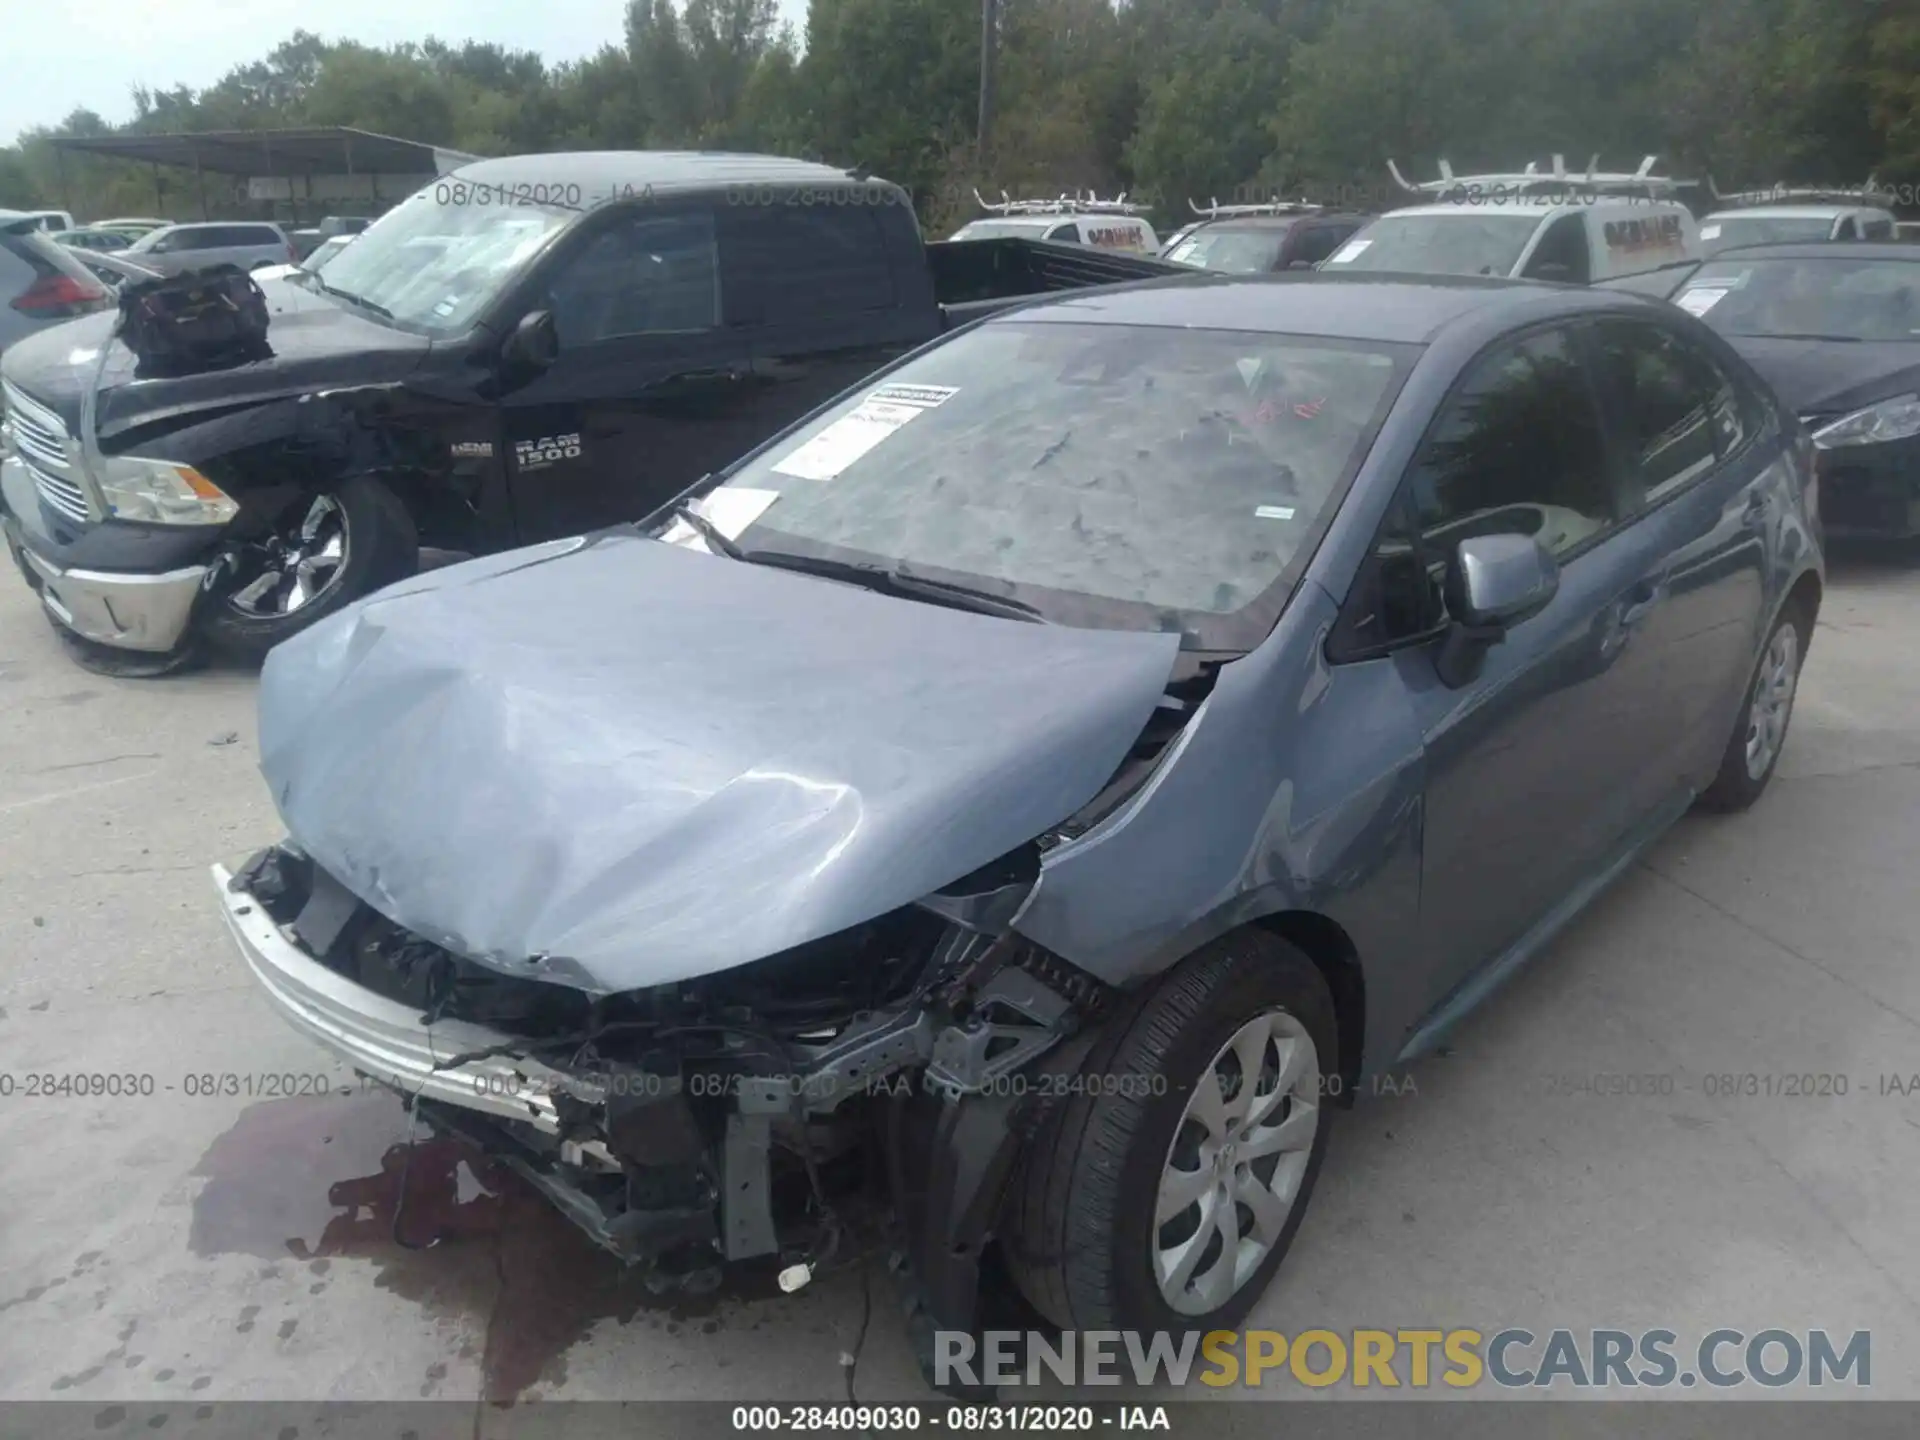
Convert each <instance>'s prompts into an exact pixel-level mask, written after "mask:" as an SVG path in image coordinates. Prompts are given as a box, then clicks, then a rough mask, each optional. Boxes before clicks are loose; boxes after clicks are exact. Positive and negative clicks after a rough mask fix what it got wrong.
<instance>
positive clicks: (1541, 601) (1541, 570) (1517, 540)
mask: <svg viewBox="0 0 1920 1440" xmlns="http://www.w3.org/2000/svg"><path fill="white" fill-rule="evenodd" d="M1559 590H1560V567H1559V565H1558V564H1556V563H1555V562H1554V558H1553V556H1552V555H1550V554H1548V553H1547V551H1546V549H1545V547H1544V546H1542V545H1541V544H1540V542H1539V541H1537V540H1535V539H1533V538H1532V537H1530V536H1527V535H1474V536H1470V537H1468V538H1467V539H1465V540H1462V541H1461V542H1460V544H1459V547H1458V548H1457V549H1456V550H1455V551H1454V553H1453V559H1452V562H1451V563H1450V564H1449V565H1448V566H1447V575H1446V590H1445V594H1446V601H1447V613H1448V615H1450V616H1451V617H1452V620H1453V623H1452V625H1451V626H1449V627H1448V629H1447V633H1446V635H1445V637H1444V638H1443V639H1442V640H1441V642H1440V653H1439V655H1438V656H1436V657H1435V659H1434V668H1435V669H1436V670H1437V671H1439V674H1440V682H1441V683H1442V684H1443V685H1445V686H1447V687H1448V688H1449V689H1452V690H1457V689H1459V688H1460V687H1461V686H1463V685H1468V684H1471V683H1472V682H1473V681H1474V680H1475V679H1476V678H1478V676H1479V674H1480V667H1481V665H1482V663H1483V662H1484V661H1485V660H1486V654H1487V651H1488V650H1489V649H1491V648H1492V647H1493V646H1495V645H1497V644H1499V643H1500V642H1501V641H1502V640H1504V639H1506V637H1507V632H1508V631H1509V630H1511V629H1512V628H1513V627H1514V626H1516V625H1518V624H1520V623H1521V622H1522V621H1525V620H1530V619H1532V618H1533V617H1534V616H1535V615H1538V614H1539V613H1540V612H1541V611H1542V610H1544V609H1546V608H1547V605H1548V604H1549V603H1550V602H1551V601H1552V600H1553V597H1554V596H1555V595H1556V594H1558V593H1559Z"/></svg>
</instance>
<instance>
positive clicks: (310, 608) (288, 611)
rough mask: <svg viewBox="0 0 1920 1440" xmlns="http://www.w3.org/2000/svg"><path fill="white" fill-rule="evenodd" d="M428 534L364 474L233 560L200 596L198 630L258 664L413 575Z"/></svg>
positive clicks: (319, 497) (305, 500) (289, 517)
mask: <svg viewBox="0 0 1920 1440" xmlns="http://www.w3.org/2000/svg"><path fill="white" fill-rule="evenodd" d="M419 560H420V535H419V530H418V528H417V527H416V526H415V525H414V522H413V516H412V515H410V514H408V512H407V507H406V506H405V505H404V504H402V503H401V500H400V497H399V496H397V495H395V494H394V493H393V491H391V490H390V489H388V488H387V487H386V486H385V485H383V484H381V483H380V482H379V481H378V480H376V479H373V478H372V477H371V476H366V475H359V476H355V477H354V478H352V479H350V480H343V481H341V482H340V483H339V484H337V485H335V486H333V487H331V488H329V489H326V490H321V491H316V492H314V493H312V494H310V495H304V496H302V497H301V498H300V499H299V500H297V501H295V502H294V503H293V504H292V505H291V506H289V507H288V508H287V509H286V510H285V511H284V512H283V513H282V514H281V515H280V516H278V517H277V518H276V519H275V521H274V526H273V531H272V533H271V534H270V535H269V536H267V537H266V538H265V539H264V540H262V541H260V542H258V543H256V544H254V545H252V546H249V547H247V548H246V549H244V550H242V551H241V552H239V553H238V555H237V556H236V557H235V559H234V560H233V561H231V562H229V564H228V567H227V569H226V570H225V572H224V573H223V574H222V575H221V577H220V578H219V579H218V580H217V581H216V582H215V588H214V589H213V591H212V592H211V593H209V594H207V595H204V596H202V597H201V601H200V615H199V630H200V633H201V634H202V635H203V636H204V637H205V638H206V640H207V642H208V643H209V644H210V645H212V646H213V647H214V648H215V649H217V650H220V651H222V652H224V653H225V654H227V655H230V656H233V657H235V658H237V659H241V660H246V661H250V662H258V661H261V660H264V659H265V658H266V655H267V652H268V651H269V650H271V649H272V648H273V647H274V646H275V645H278V644H279V643H280V642H281V641H282V640H285V639H288V638H289V637H291V636H294V635H298V634H299V633H300V632H301V631H302V630H305V629H306V628H307V627H308V626H310V625H312V624H314V623H315V622H317V621H319V620H323V619H325V618H326V617H327V616H329V615H331V614H333V613H334V612H335V611H337V610H342V609H344V608H345V607H347V606H348V605H351V604H352V603H353V602H354V601H356V600H359V599H361V598H363V597H365V596H367V595H371V594H372V593H373V592H374V591H375V590H378V589H379V588H380V587H381V586H383V585H391V584H392V583H393V582H394V581H396V580H403V579H405V578H406V577H407V576H409V575H411V574H412V573H413V572H414V570H415V568H416V567H417V566H418V564H419Z"/></svg>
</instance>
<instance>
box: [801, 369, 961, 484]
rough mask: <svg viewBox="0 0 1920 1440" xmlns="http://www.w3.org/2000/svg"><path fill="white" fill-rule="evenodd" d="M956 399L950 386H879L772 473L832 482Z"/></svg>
mask: <svg viewBox="0 0 1920 1440" xmlns="http://www.w3.org/2000/svg"><path fill="white" fill-rule="evenodd" d="M956 393H957V387H955V386H952V385H882V386H881V387H880V388H879V389H878V390H875V391H874V392H873V393H872V394H871V395H869V396H867V398H866V399H864V400H862V401H861V402H860V404H859V406H858V407H857V408H855V409H854V410H852V411H851V412H849V413H848V414H845V415H842V416H841V417H840V418H839V419H838V420H836V421H834V422H833V423H832V424H831V425H829V426H827V428H826V429H824V430H822V431H821V432H820V433H819V434H817V435H815V436H814V437H813V438H812V439H811V440H809V441H807V443H806V444H804V445H802V446H801V447H800V448H799V449H798V450H795V451H794V452H793V453H792V454H791V455H788V456H786V457H784V458H783V459H781V460H779V461H777V462H775V464H774V467H773V468H774V470H775V471H776V472H777V473H779V474H781V475H792V476H794V477H795V478H796V479H800V480H831V479H833V478H834V477H835V476H836V475H838V474H839V473H840V472H841V471H842V470H845V469H846V468H847V467H848V466H849V465H851V464H853V462H854V461H856V460H858V459H859V458H860V457H861V456H862V455H864V454H866V453H867V452H868V451H869V450H871V449H873V447H874V446H876V445H878V444H879V443H880V442H881V441H882V440H884V439H886V438H887V436H889V435H891V434H893V432H894V431H896V430H898V429H899V428H900V427H901V426H902V425H905V424H907V423H908V422H910V421H913V420H917V419H919V418H920V417H921V416H922V415H924V414H926V413H927V411H929V410H937V409H939V408H940V406H942V405H944V404H946V402H947V401H948V400H949V399H950V398H951V397H952V396H953V395H954V394H956Z"/></svg>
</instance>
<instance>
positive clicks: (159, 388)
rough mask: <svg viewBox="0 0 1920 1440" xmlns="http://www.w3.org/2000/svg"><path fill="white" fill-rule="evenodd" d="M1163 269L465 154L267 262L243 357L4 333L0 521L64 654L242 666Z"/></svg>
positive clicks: (749, 195)
mask: <svg viewBox="0 0 1920 1440" xmlns="http://www.w3.org/2000/svg"><path fill="white" fill-rule="evenodd" d="M1181 271H1182V267H1178V266H1172V265H1167V264H1163V263H1162V262H1159V261H1154V260H1146V259H1141V258H1137V257H1131V256H1121V255H1113V254H1106V253H1099V252H1092V251H1088V250H1085V249H1081V248H1078V247H1067V246H1050V245H1045V244H1042V243H1039V242H1030V241H1020V240H982V241H965V242H957V243H948V244H944V245H927V244H924V243H923V241H922V238H921V234H920V229H919V225H918V223H917V222H916V220H915V218H914V214H913V211H912V209H911V207H910V205H909V204H908V200H907V196H906V195H905V194H904V193H903V192H902V191H901V190H900V189H899V187H897V186H895V185H892V184H889V183H888V182H886V181H884V180H880V179H877V178H874V177H871V176H868V175H866V174H865V173H863V172H860V171H857V170H843V169H836V168H833V167H829V166H825V165H816V164H811V163H807V162H803V161H797V160H786V159H777V158H770V157H763V156H750V155H718V154H670V153H659V152H613V153H595V154H573V155H537V156H522V157H517V158H511V159H500V160H485V161H480V162H476V163H474V164H472V165H468V166H466V167H464V168H463V169H461V170H459V171H456V172H454V173H452V174H449V175H447V176H445V177H443V178H442V179H440V180H439V181H436V182H435V183H433V184H431V185H428V186H426V187H424V188H423V189H421V190H420V191H419V192H418V193H416V194H415V195H414V196H412V197H411V198H410V199H408V200H407V201H406V202H404V203H403V204H401V205H399V206H397V207H395V208H394V209H393V210H391V211H389V212H388V213H387V214H386V215H384V216H382V217H381V218H380V219H379V220H378V221H377V222H376V223H374V224H373V225H371V226H370V227H369V228H368V229H367V230H366V231H365V232H364V233H363V234H362V235H361V236H360V237H359V238H358V239H357V240H355V241H354V243H353V244H352V245H350V246H348V247H347V248H346V249H345V250H344V251H342V252H341V254H340V255H339V257H338V258H337V259H335V260H334V261H333V262H332V263H331V264H330V265H328V266H327V267H326V270H325V273H324V274H313V273H307V272H295V273H293V274H292V275H290V276H286V277H284V278H268V279H265V280H263V281H261V285H262V288H263V290H265V291H266V293H267V299H268V308H269V313H270V317H271V318H270V321H269V324H268V330H267V337H266V340H267V346H268V348H269V350H270V351H271V353H270V354H269V355H267V356H266V357H265V358H257V359H252V360H248V361H246V362H244V363H239V364H231V365H228V366H226V367H225V368H220V369H215V370H211V371H207V372H204V373H194V374H185V375H181V374H177V373H175V374H172V375H170V376H167V377H162V376H159V375H153V374H147V373H143V369H142V365H141V363H140V362H139V361H138V360H137V359H136V357H135V356H134V355H133V354H132V353H131V352H130V351H128V350H127V349H126V348H125V346H124V345H122V344H121V343H120V342H119V341H117V340H115V339H114V338H113V326H114V323H115V319H116V317H115V316H114V315H112V314H99V315H92V316H88V317H85V318H82V319H78V320H75V321H73V322H71V323H69V324H65V325H61V326H57V327H54V328H53V329H50V330H48V331H45V332H43V333H42V334H40V335H38V336H36V337H34V338H32V339H30V340H27V341H24V342H22V343H20V344H18V345H16V346H14V347H13V348H12V349H10V350H8V351H7V353H6V355H5V358H4V362H3V363H0V382H3V383H0V396H3V397H4V406H5V414H6V425H5V429H4V434H3V436H0V529H3V530H4V533H5V536H6V541H7V546H8V549H9V550H10V551H11V552H12V554H13V557H14V559H15V560H16V561H17V562H18V563H19V566H20V569H21V571H22V573H23V574H24V575H25V576H26V579H27V583H28V584H29V585H31V586H32V587H33V588H34V589H35V590H36V591H37V592H38V593H39V595H40V597H41V599H42V601H43V602H44V605H45V608H46V610H47V612H48V614H49V616H50V617H51V618H52V619H53V620H54V622H55V626H56V629H58V630H59V631H60V633H61V634H62V636H63V638H64V639H65V640H66V641H67V642H68V645H69V648H70V649H71V650H72V651H73V652H74V653H75V654H76V656H77V658H79V659H81V660H82V661H83V662H87V663H91V664H94V665H96V666H98V667H100V668H109V669H113V670H116V671H117V672H118V673H127V674H138V673H157V672H159V671H162V670H166V669H170V668H173V667H174V666H176V665H178V664H180V663H183V662H184V661H185V660H187V659H188V658H190V657H191V656H192V655H194V654H195V653H197V652H198V651H199V649H200V648H201V642H203V641H204V642H208V643H210V644H212V645H213V646H215V647H217V648H220V649H223V650H225V651H227V652H229V653H235V654H239V655H241V656H244V657H258V656H261V655H264V654H265V652H266V651H267V650H268V649H269V648H271V647H272V646H273V645H274V644H276V643H278V642H279V641H281V640H283V639H285V638H286V637H287V636H289V635H291V634H293V633H295V632H296V631H298V630H301V629H303V628H305V627H306V626H307V625H309V624H311V623H312V622H313V621H315V620H317V619H319V618H320V617H321V616H324V615H326V614H329V613H331V612H333V611H335V610H338V609H339V608H340V607H342V606H343V605H346V604H348V603H350V602H351V601H353V600H355V599H357V598H359V597H360V596H363V595H365V594H368V593H370V592H371V591H372V590H374V589H376V588H378V587H379V586H381V585H384V584H386V583H389V582H391V581H393V580H395V579H398V578H401V577H403V576H405V575H406V574H408V573H410V572H411V571H412V570H413V569H414V568H415V567H416V565H417V564H418V557H419V552H420V549H421V548H422V547H430V548H433V549H437V550H451V551H458V552H465V553H470V554H482V553H487V552H491V551H497V550H502V549H507V548H510V547H513V546H517V545H523V544H528V543H532V542H536V541H540V540H545V539H550V538H555V537H559V536H564V535H570V534H576V533H580V532H582V531H587V530H592V529H597V528H601V527H604V526H607V525H613V524H619V523H622V522H626V521H631V520H637V519H640V518H642V517H644V516H646V515H647V514H649V513H650V512H653V511H655V510H657V509H658V508H659V507H660V506H662V505H663V504H665V503H666V502H668V501H670V500H672V499H673V498H674V497H675V496H676V495H678V494H679V493H680V492H681V491H683V490H685V489H686V488H687V487H689V486H690V485H692V484H693V483H694V482H695V481H697V480H699V479H700V478H701V477H702V476H704V475H706V474H707V473H709V472H711V471H715V470H718V469H720V468H722V467H724V466H726V465H727V464H729V463H730V462H732V461H734V460H735V459H737V458H739V457H740V456H742V455H744V454H745V453H747V452H748V451H749V450H751V449H753V448H754V447H755V446H756V445H758V444H759V443H761V442H762V441H765V440H767V439H769V438H770V437H772V436H774V435H776V434H777V433H779V432H780V431H781V430H783V429H785V428H786V427H787V426H788V425H789V424H791V423H793V422H795V421H797V420H799V419H800V418H802V417H803V416H805V415H807V414H808V413H809V412H811V411H812V410H814V409H815V408H817V407H818V406H820V405H821V404H823V403H825V402H826V401H828V400H829V399H831V398H832V397H834V396H835V395H837V394H838V393H839V392H840V391H842V390H844V389H846V388H847V387H849V386H851V385H854V384H856V383H857V382H858V381H860V380H861V379H862V378H863V377H864V376H866V375H868V374H870V373H871V372H873V371H875V370H877V369H879V368H880V367H881V366H883V365H885V364H886V363H888V362H889V361H891V360H892V359H894V358H896V357H898V356H900V355H902V354H904V353H906V352H907V351H909V350H911V349H913V348H915V347H917V346H919V345H921V344H922V343H924V342H926V341H928V340H931V339H933V338H934V337H935V336H937V335H939V334H940V333H941V332H943V331H945V330H947V329H950V328H952V327H953V326H954V325H956V324H961V323H965V322H966V321H968V320H970V319H972V318H974V317H975V316H977V315H979V314H983V313H985V312H987V311H990V310H994V309H999V308H1002V307H1004V306H1007V305H1010V304H1014V303H1017V302H1018V301H1019V300H1021V299H1023V298H1026V297H1028V296H1032V295H1037V294H1041V293H1045V292H1048V291H1053V290H1059V289H1063V288H1071V287H1077V286H1086V285H1099V284H1111V283H1118V282H1125V281H1130V280H1138V279H1143V278H1148V277H1154V276H1160V275H1168V274H1178V273H1181ZM103 352H104V353H103Z"/></svg>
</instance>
